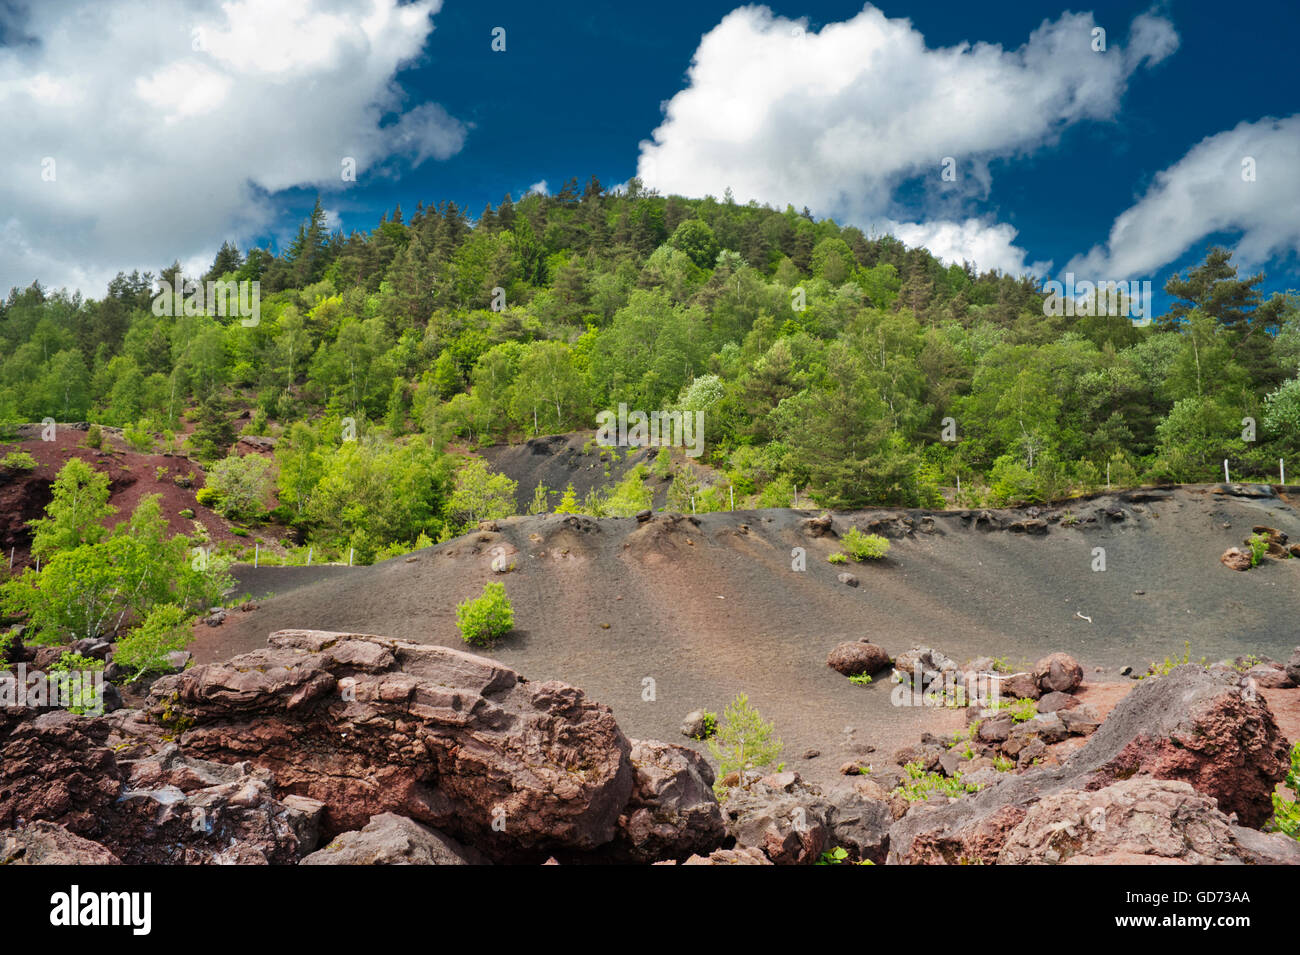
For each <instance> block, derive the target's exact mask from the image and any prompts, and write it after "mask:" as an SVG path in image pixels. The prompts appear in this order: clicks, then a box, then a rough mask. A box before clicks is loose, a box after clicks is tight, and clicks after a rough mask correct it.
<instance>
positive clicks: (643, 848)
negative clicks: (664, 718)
mask: <svg viewBox="0 0 1300 955" xmlns="http://www.w3.org/2000/svg"><path fill="white" fill-rule="evenodd" d="M631 760H632V766H633V768H634V769H635V770H636V782H635V785H634V787H633V790H632V798H631V800H629V802H628V804H627V806H626V807H625V808H624V810H623V812H622V814H621V815H620V816H619V818H618V837H617V839H616V840H615V845H614V851H615V853H616V854H618V855H623V856H626V857H627V858H629V859H631V860H632V861H637V862H652V861H656V860H661V859H681V858H685V857H687V856H690V855H693V854H696V853H708V852H710V851H712V850H713V849H716V848H717V847H718V846H720V845H721V844H722V840H723V838H724V837H725V835H726V829H725V828H724V826H723V823H722V809H721V808H720V807H719V806H718V800H717V798H716V797H715V796H714V795H713V781H714V774H713V767H711V766H710V765H709V764H708V761H707V760H705V759H704V757H703V756H701V755H700V754H699V753H697V752H695V750H693V749H690V748H688V747H686V746H677V745H675V744H671V743H660V742H658V741H657V740H633V741H632V753H631Z"/></svg>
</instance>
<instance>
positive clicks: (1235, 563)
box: [1219, 547, 1253, 570]
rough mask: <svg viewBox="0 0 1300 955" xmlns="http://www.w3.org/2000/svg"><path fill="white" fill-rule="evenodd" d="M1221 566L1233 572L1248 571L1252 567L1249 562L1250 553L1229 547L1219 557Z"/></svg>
mask: <svg viewBox="0 0 1300 955" xmlns="http://www.w3.org/2000/svg"><path fill="white" fill-rule="evenodd" d="M1219 560H1220V561H1222V563H1223V566H1225V567H1230V568H1231V569H1233V570H1250V568H1251V567H1252V566H1253V565H1252V564H1251V562H1250V552H1249V551H1244V550H1242V549H1241V548H1240V547H1229V548H1228V549H1227V550H1225V551H1224V552H1223V555H1222V556H1221V557H1219Z"/></svg>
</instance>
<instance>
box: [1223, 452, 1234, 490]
mask: <svg viewBox="0 0 1300 955" xmlns="http://www.w3.org/2000/svg"><path fill="white" fill-rule="evenodd" d="M1223 483H1224V484H1231V483H1232V482H1231V481H1229V480H1228V459H1227V458H1224V459H1223Z"/></svg>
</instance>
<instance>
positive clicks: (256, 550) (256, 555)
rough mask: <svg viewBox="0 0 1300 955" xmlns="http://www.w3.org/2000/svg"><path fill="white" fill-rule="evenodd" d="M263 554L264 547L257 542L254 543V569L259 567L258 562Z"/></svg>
mask: <svg viewBox="0 0 1300 955" xmlns="http://www.w3.org/2000/svg"><path fill="white" fill-rule="evenodd" d="M261 553H262V545H261V544H259V543H257V542H254V543H253V566H254V567H256V566H257V560H258V558H259V557H260V556H261Z"/></svg>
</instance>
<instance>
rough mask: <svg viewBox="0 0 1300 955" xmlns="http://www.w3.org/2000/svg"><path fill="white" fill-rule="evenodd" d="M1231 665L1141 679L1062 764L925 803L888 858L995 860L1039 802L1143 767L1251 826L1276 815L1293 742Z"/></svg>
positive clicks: (897, 828) (908, 819)
mask: <svg viewBox="0 0 1300 955" xmlns="http://www.w3.org/2000/svg"><path fill="white" fill-rule="evenodd" d="M1237 682H1238V679H1237V674H1235V673H1233V672H1232V671H1230V670H1226V669H1214V670H1205V669H1202V668H1201V667H1199V666H1194V665H1185V666H1180V667H1176V668H1175V669H1174V670H1172V671H1171V672H1170V673H1169V674H1167V675H1166V676H1163V677H1160V678H1159V679H1155V680H1149V681H1143V682H1142V683H1141V684H1140V685H1138V686H1137V687H1136V688H1135V689H1134V690H1133V691H1132V692H1131V693H1130V694H1129V695H1128V696H1126V697H1125V698H1124V699H1123V700H1121V701H1120V703H1119V704H1118V705H1116V707H1115V709H1114V710H1113V711H1112V712H1111V714H1110V716H1109V718H1108V719H1107V720H1106V721H1105V723H1103V724H1102V725H1101V727H1100V729H1098V730H1097V731H1096V732H1095V733H1093V735H1092V736H1091V737H1090V738H1089V740H1088V742H1087V743H1086V744H1085V745H1084V746H1083V747H1081V748H1080V749H1079V750H1078V751H1076V752H1075V753H1074V754H1073V755H1071V756H1070V758H1069V759H1067V760H1066V762H1065V763H1064V764H1063V765H1061V766H1060V767H1054V768H1049V769H1041V770H1038V771H1035V772H1028V773H1024V774H1022V775H1018V776H1015V777H1011V778H1008V779H1005V780H1003V781H1001V782H999V783H998V784H997V785H994V786H991V787H989V788H988V789H985V790H983V791H981V792H978V793H975V794H972V795H970V796H966V797H965V798H963V799H959V800H957V801H956V802H953V803H949V804H947V805H942V806H938V805H930V804H926V805H924V806H918V807H917V808H916V809H914V810H913V811H911V812H909V813H908V814H907V815H906V816H904V817H903V818H902V819H900V820H899V821H898V822H896V823H895V824H894V826H893V828H892V829H891V831H890V858H891V861H898V862H904V863H931V864H934V863H937V864H943V863H956V862H959V861H962V860H966V861H982V862H993V861H995V860H996V859H997V857H998V855H999V853H1000V852H1001V850H1002V847H1003V845H1004V844H1005V842H1006V840H1007V837H1008V834H1009V833H1010V832H1011V830H1013V829H1014V828H1015V827H1016V826H1018V825H1019V824H1020V823H1021V822H1022V821H1023V820H1024V819H1025V817H1026V814H1027V812H1028V810H1029V809H1030V808H1031V807H1032V806H1033V805H1034V804H1035V803H1037V802H1038V801H1039V800H1040V799H1042V798H1045V797H1047V796H1050V795H1052V794H1053V793H1056V792H1061V791H1064V790H1068V789H1074V790H1085V791H1086V790H1094V789H1100V788H1103V787H1105V786H1108V785H1110V784H1112V783H1115V782H1120V781H1123V780H1126V779H1130V778H1132V777H1134V776H1137V775H1139V774H1146V775H1150V776H1153V777H1156V778H1158V779H1171V780H1182V781H1184V782H1187V783H1189V784H1191V785H1192V787H1193V788H1195V789H1196V791H1197V792H1200V793H1202V794H1203V795H1206V796H1211V797H1213V798H1214V799H1216V800H1217V802H1218V808H1219V809H1220V810H1221V811H1222V812H1224V813H1229V814H1230V813H1234V812H1235V813H1236V814H1237V816H1238V818H1239V820H1240V821H1241V822H1242V823H1243V824H1245V825H1247V826H1259V825H1261V824H1262V823H1263V822H1264V821H1265V820H1266V819H1267V818H1268V817H1269V815H1270V814H1271V812H1272V801H1271V798H1270V796H1271V793H1272V791H1273V787H1274V785H1275V784H1276V783H1277V782H1278V781H1279V780H1280V779H1282V777H1283V776H1284V775H1285V773H1286V769H1287V766H1288V760H1287V744H1286V741H1285V740H1284V739H1283V738H1282V736H1281V734H1280V732H1279V731H1278V727H1277V723H1276V722H1275V721H1274V719H1273V715H1272V713H1271V712H1269V709H1268V706H1267V705H1266V704H1265V703H1264V701H1263V699H1262V698H1252V699H1247V698H1246V697H1247V696H1252V695H1251V694H1243V693H1242V692H1241V690H1240V687H1239V686H1238V685H1237Z"/></svg>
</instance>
